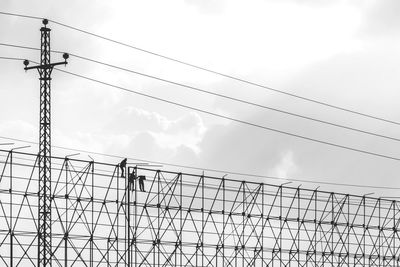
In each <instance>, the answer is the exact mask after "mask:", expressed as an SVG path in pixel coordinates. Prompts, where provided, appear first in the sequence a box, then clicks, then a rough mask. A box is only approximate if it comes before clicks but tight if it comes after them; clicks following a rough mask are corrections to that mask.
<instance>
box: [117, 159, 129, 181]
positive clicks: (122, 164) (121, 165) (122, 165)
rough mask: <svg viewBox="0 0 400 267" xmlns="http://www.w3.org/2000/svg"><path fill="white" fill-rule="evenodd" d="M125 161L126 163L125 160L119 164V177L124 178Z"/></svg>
mask: <svg viewBox="0 0 400 267" xmlns="http://www.w3.org/2000/svg"><path fill="white" fill-rule="evenodd" d="M127 161H128V159H126V158H125V159H123V160H122V161H121V162H120V164H119V167H120V168H121V177H125V168H126V162H127Z"/></svg>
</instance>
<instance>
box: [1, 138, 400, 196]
mask: <svg viewBox="0 0 400 267" xmlns="http://www.w3.org/2000/svg"><path fill="white" fill-rule="evenodd" d="M0 138H1V139H5V140H11V141H17V142H24V143H28V144H33V145H37V144H38V143H37V142H33V141H28V140H24V139H18V138H12V137H7V136H0ZM52 147H54V148H58V149H63V150H69V151H75V152H81V153H89V154H93V155H99V156H106V157H111V158H118V159H122V158H125V156H118V155H113V154H107V153H100V152H95V151H90V150H84V149H77V148H70V147H65V146H55V145H52ZM128 159H129V160H134V161H141V162H147V163H154V164H162V165H166V166H173V167H179V168H186V169H192V170H199V171H210V172H216V173H223V174H231V175H238V176H248V177H254V178H266V179H271V180H279V181H282V180H284V181H292V182H302V183H311V184H324V185H333V186H345V187H362V188H372V189H387V190H400V187H392V186H375V185H366V184H350V183H335V182H324V181H318V180H306V179H292V178H284V177H275V176H266V175H260V174H251V173H243V172H232V171H228V170H220V169H212V168H202V167H195V166H188V165H181V164H175V163H171V162H163V161H155V160H148V159H141V158H133V157H128Z"/></svg>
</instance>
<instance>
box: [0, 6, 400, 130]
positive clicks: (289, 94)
mask: <svg viewBox="0 0 400 267" xmlns="http://www.w3.org/2000/svg"><path fill="white" fill-rule="evenodd" d="M0 14H2V15H8V16H15V17H22V18H30V19H42V18H40V17H36V16H27V15H21V14H16V13H10V12H0ZM49 21H51V22H53V23H54V24H56V25H59V26H62V27H65V28H68V29H71V30H75V31H78V32H81V33H84V34H87V35H90V36H93V37H96V38H99V39H102V40H105V41H108V42H111V43H115V44H118V45H121V46H124V47H128V48H131V49H134V50H137V51H140V52H143V53H146V54H150V55H153V56H156V57H159V58H163V59H166V60H169V61H172V62H176V63H179V64H183V65H186V66H189V67H192V68H195V69H198V70H202V71H205V72H209V73H212V74H215V75H219V76H221V77H225V78H229V79H232V80H235V81H238V82H242V83H246V84H249V85H252V86H256V87H259V88H263V89H266V90H269V91H273V92H276V93H280V94H283V95H287V96H290V97H294V98H297V99H301V100H304V101H309V102H312V103H315V104H319V105H323V106H326V107H330V108H333V109H336V110H341V111H345V112H348V113H352V114H355V115H359V116H363V117H366V118H370V119H374V120H379V121H383V122H386V123H391V124H395V125H400V122H397V121H394V120H390V119H385V118H382V117H378V116H375V115H371V114H367V113H363V112H359V111H356V110H352V109H349V108H345V107H341V106H338V105H334V104H330V103H327V102H323V101H320V100H316V99H313V98H309V97H304V96H300V95H297V94H293V93H289V92H286V91H283V90H279V89H276V88H273V87H269V86H266V85H263V84H260V83H256V82H252V81H249V80H246V79H244V78H239V77H235V76H232V75H228V74H225V73H222V72H219V71H215V70H211V69H209V68H205V67H201V66H199V65H196V64H192V63H188V62H186V61H183V60H179V59H175V58H172V57H169V56H165V55H162V54H160V53H156V52H152V51H150V50H147V49H143V48H140V47H137V46H134V45H130V44H127V43H124V42H121V41H117V40H114V39H111V38H108V37H105V36H102V35H99V34H95V33H93V32H90V31H86V30H83V29H80V28H77V27H73V26H71V25H68V24H65V23H61V22H59V21H56V20H51V19H49Z"/></svg>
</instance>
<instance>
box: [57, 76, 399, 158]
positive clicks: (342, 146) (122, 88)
mask: <svg viewBox="0 0 400 267" xmlns="http://www.w3.org/2000/svg"><path fill="white" fill-rule="evenodd" d="M54 69H55V70H57V71H59V72H63V73H66V74H69V75H72V76H76V77H79V78H81V79H84V80H88V81H92V82H95V83H98V84H102V85H106V86H109V87H113V88H116V89H119V90H122V91H126V92H129V93H133V94H136V95H140V96H144V97H146V98H151V99H154V100H157V101H160V102H164V103H168V104H171V105H175V106H179V107H182V108H185V109H190V110H194V111H197V112H200V113H203V114H207V115H211V116H214V117H218V118H222V119H225V120H230V121H233V122H237V123H240V124H244V125H248V126H252V127H255V128H259V129H263V130H267V131H272V132H277V133H280V134H284V135H287V136H292V137H296V138H299V139H304V140H307V141H312V142H315V143H320V144H324V145H328V146H332V147H337V148H342V149H346V150H350V151H354V152H358V153H362V154H367V155H371V156H376V157H381V158H385V159H391V160H396V161H400V158H397V157H394V156H387V155H384V154H379V153H375V152H370V151H366V150H362V149H358V148H352V147H348V146H344V145H339V144H335V143H331V142H328V141H323V140H319V139H315V138H311V137H307V136H303V135H299V134H294V133H290V132H286V131H282V130H279V129H274V128H270V127H267V126H263V125H260V124H256V123H252V122H248V121H244V120H241V119H236V118H233V117H229V116H226V115H221V114H217V113H214V112H210V111H207V110H203V109H199V108H195V107H192V106H188V105H184V104H181V103H177V102H173V101H170V100H167V99H164V98H160V97H156V96H153V95H149V94H145V93H141V92H138V91H134V90H131V89H128V88H125V87H122V86H118V85H115V84H111V83H107V82H104V81H100V80H97V79H94V78H90V77H87V76H84V75H80V74H77V73H73V72H69V71H66V70H61V69H58V68H54Z"/></svg>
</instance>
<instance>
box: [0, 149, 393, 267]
mask: <svg viewBox="0 0 400 267" xmlns="http://www.w3.org/2000/svg"><path fill="white" fill-rule="evenodd" d="M130 171H135V174H137V175H144V176H146V178H147V179H146V180H145V181H144V187H145V192H142V191H140V190H138V189H139V187H138V179H134V180H133V181H134V183H135V185H134V186H133V187H130V185H129V181H128V176H129V175H125V177H126V178H125V177H121V174H120V168H119V167H118V164H117V163H114V164H108V163H99V162H94V161H83V160H75V159H70V158H67V157H66V158H60V157H52V169H51V172H52V173H51V177H52V180H51V189H52V192H51V195H50V199H51V202H52V203H51V226H52V236H51V244H52V247H51V251H52V252H51V263H52V265H53V266H135V267H137V266H221V267H222V266H399V261H400V258H399V248H400V239H399V235H398V229H399V223H400V214H399V211H400V208H399V203H398V202H397V201H394V200H387V199H381V198H372V197H368V196H357V195H349V194H340V193H333V192H324V191H319V190H308V189H303V188H296V187H289V186H277V185H271V184H267V183H263V182H259V183H256V182H251V181H247V180H246V177H243V181H238V180H233V179H226V178H221V177H209V176H204V175H194V174H187V173H176V172H169V171H163V170H154V169H151V168H143V167H138V166H134V167H133V168H132V169H131V170H130ZM38 172H39V155H33V154H29V153H22V152H15V151H4V150H2V151H0V265H1V266H7V267H14V266H23V267H29V266H36V263H37V257H38V253H39V250H38V242H37V241H38V238H39V237H38V233H39V228H38V203H39V196H38V192H39V181H38V177H39V175H38Z"/></svg>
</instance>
